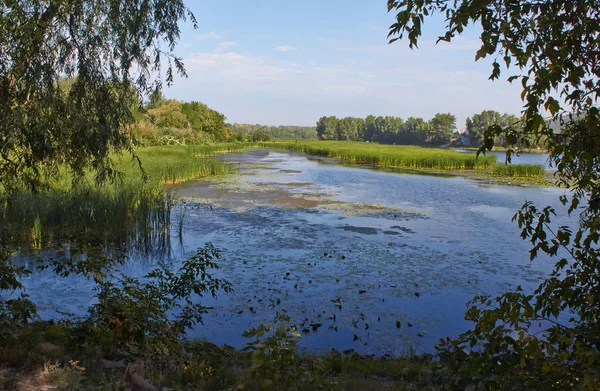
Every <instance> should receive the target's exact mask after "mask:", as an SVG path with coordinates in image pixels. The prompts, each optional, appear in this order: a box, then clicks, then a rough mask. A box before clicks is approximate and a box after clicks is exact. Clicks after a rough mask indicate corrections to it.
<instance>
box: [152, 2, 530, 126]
mask: <svg viewBox="0 0 600 391" xmlns="http://www.w3.org/2000/svg"><path fill="white" fill-rule="evenodd" d="M187 3H188V5H189V6H190V8H191V9H192V10H193V12H194V14H195V15H196V18H197V19H198V24H199V27H198V29H196V30H194V29H193V28H192V27H191V24H189V23H188V24H187V25H184V26H182V30H183V31H182V36H181V40H180V42H179V45H178V48H177V53H178V54H179V55H180V56H181V57H183V59H184V63H185V65H186V69H187V71H188V74H189V77H188V78H187V79H177V80H176V82H175V85H174V86H172V87H171V88H168V89H165V91H164V92H165V95H166V96H167V97H170V98H176V99H180V100H187V101H189V100H197V101H201V102H204V103H206V104H208V105H209V106H210V107H212V108H214V109H216V110H218V111H220V112H222V113H224V114H225V115H226V116H227V120H228V121H229V122H232V123H233V122H237V123H260V124H266V125H314V124H315V122H316V121H317V119H318V118H319V117H321V116H323V115H336V116H339V117H344V116H357V117H364V116H367V115H369V114H374V115H393V116H399V117H403V118H407V117H410V116H414V117H423V118H425V119H429V118H431V117H432V116H433V115H434V114H435V113H438V112H451V113H453V114H454V115H456V117H457V119H458V123H457V125H458V128H459V129H461V128H462V127H464V122H465V119H466V117H467V116H470V115H472V114H474V113H477V112H481V111H482V110H486V109H493V110H497V111H501V112H508V113H511V114H518V113H519V112H520V109H521V106H522V102H521V100H520V98H519V94H520V89H519V85H518V84H516V85H511V84H509V83H508V82H506V81H505V79H506V77H504V78H503V79H501V80H500V81H495V82H491V81H489V80H488V77H489V74H490V71H491V61H492V59H484V60H480V61H479V62H477V63H475V62H474V58H475V52H476V50H477V48H478V47H479V45H478V40H477V36H478V30H477V28H473V29H471V30H470V31H467V33H466V34H464V35H463V36H462V37H460V38H459V39H457V40H456V41H455V42H453V43H451V44H447V43H439V44H437V45H435V40H436V38H437V36H438V35H439V34H440V32H441V29H442V28H443V20H442V19H441V18H435V19H429V20H426V22H425V25H424V36H423V38H422V41H421V43H420V45H419V46H420V48H419V49H418V50H411V49H409V48H408V43H407V42H406V41H398V42H396V43H394V44H392V45H388V44H387V38H386V37H387V27H388V26H389V25H390V24H391V23H393V21H394V15H393V14H391V13H390V14H388V13H387V12H386V11H387V9H386V0H362V1H359V0H320V1H317V0H301V1H292V0H229V1H223V0H195V1H188V2H187Z"/></svg>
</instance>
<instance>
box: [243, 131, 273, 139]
mask: <svg viewBox="0 0 600 391" xmlns="http://www.w3.org/2000/svg"><path fill="white" fill-rule="evenodd" d="M248 139H249V141H251V142H258V141H271V137H270V136H269V135H268V134H266V133H263V132H261V131H260V130H255V131H254V132H252V133H250V134H249V135H248Z"/></svg>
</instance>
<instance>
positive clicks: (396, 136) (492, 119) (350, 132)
mask: <svg viewBox="0 0 600 391" xmlns="http://www.w3.org/2000/svg"><path fill="white" fill-rule="evenodd" d="M495 124H498V125H501V126H503V127H505V126H515V127H519V126H520V120H519V118H517V117H515V116H514V115H510V114H500V113H498V112H497V111H493V110H485V111H483V112H481V113H479V114H474V115H473V116H471V117H469V118H467V120H466V124H465V127H464V128H463V129H464V132H463V134H462V135H461V134H459V132H457V127H456V117H455V116H454V115H452V114H450V113H438V114H436V115H435V116H434V117H433V118H432V119H430V120H429V121H426V120H424V119H423V118H415V117H409V118H407V119H402V118H400V117H391V116H386V117H381V116H379V117H375V116H374V115H370V116H368V117H366V118H364V119H363V118H357V117H345V118H337V117H335V116H329V117H321V118H320V119H319V121H317V129H316V130H317V136H318V137H319V139H321V140H351V141H368V142H377V143H382V144H408V145H430V146H440V145H444V144H449V143H451V142H453V141H454V142H461V143H462V144H463V145H477V144H479V143H480V142H481V140H482V137H483V133H484V131H485V130H486V129H487V128H488V127H489V126H492V125H495ZM459 136H462V137H459ZM497 141H498V143H497V145H503V144H505V141H504V140H502V139H501V140H497Z"/></svg>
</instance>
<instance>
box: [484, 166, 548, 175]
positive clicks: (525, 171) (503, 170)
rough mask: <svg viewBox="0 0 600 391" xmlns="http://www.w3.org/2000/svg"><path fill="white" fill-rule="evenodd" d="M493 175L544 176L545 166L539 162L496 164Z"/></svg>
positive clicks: (493, 167)
mask: <svg viewBox="0 0 600 391" xmlns="http://www.w3.org/2000/svg"><path fill="white" fill-rule="evenodd" d="M492 175H502V176H510V177H535V178H542V177H543V176H544V166H542V165H539V164H494V165H493V166H492Z"/></svg>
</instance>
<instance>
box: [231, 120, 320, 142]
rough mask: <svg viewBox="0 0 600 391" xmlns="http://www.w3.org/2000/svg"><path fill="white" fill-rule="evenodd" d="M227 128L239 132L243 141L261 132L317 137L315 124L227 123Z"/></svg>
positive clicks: (285, 137) (286, 137) (272, 135)
mask: <svg viewBox="0 0 600 391" xmlns="http://www.w3.org/2000/svg"><path fill="white" fill-rule="evenodd" d="M227 129H228V130H229V132H230V133H232V134H238V135H239V136H237V137H242V139H238V140H239V141H243V138H244V137H245V136H248V135H250V134H253V133H255V132H261V133H264V134H266V135H267V136H269V137H270V138H274V139H313V138H317V133H316V129H315V127H314V126H312V127H311V126H285V125H282V126H266V125H249V124H227Z"/></svg>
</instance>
